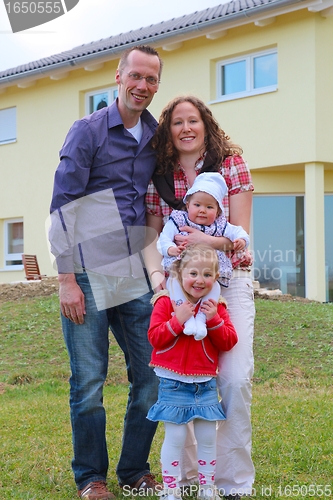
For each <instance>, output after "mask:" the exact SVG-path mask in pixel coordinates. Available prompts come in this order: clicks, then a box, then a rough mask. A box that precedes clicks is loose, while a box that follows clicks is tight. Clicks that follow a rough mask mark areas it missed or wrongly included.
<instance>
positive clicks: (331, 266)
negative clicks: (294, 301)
mask: <svg viewBox="0 0 333 500" xmlns="http://www.w3.org/2000/svg"><path fill="white" fill-rule="evenodd" d="M332 228H333V194H327V195H325V272H326V300H327V302H333V231H332Z"/></svg>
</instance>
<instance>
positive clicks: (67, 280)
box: [59, 274, 86, 325]
mask: <svg viewBox="0 0 333 500" xmlns="http://www.w3.org/2000/svg"><path fill="white" fill-rule="evenodd" d="M59 299H60V309H61V312H62V314H63V316H65V318H68V319H69V320H71V321H73V323H75V324H76V325H82V324H83V323H84V315H85V314H86V309H85V303H84V295H83V293H82V290H81V288H80V287H79V285H78V284H77V282H76V279H75V274H59Z"/></svg>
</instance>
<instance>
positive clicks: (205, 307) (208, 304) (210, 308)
mask: <svg viewBox="0 0 333 500" xmlns="http://www.w3.org/2000/svg"><path fill="white" fill-rule="evenodd" d="M200 311H201V312H203V313H204V314H205V315H206V318H207V319H212V318H214V316H215V314H216V313H217V302H216V301H215V300H213V299H209V300H205V302H203V303H202V304H201V307H200Z"/></svg>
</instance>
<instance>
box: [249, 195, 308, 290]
mask: <svg viewBox="0 0 333 500" xmlns="http://www.w3.org/2000/svg"><path fill="white" fill-rule="evenodd" d="M253 257H254V263H253V272H254V279H255V280H257V281H259V283H260V286H261V287H262V288H268V289H271V290H274V289H280V290H281V291H282V293H290V294H291V295H294V296H298V297H305V263H304V197H303V196H260V195H257V196H254V197H253Z"/></svg>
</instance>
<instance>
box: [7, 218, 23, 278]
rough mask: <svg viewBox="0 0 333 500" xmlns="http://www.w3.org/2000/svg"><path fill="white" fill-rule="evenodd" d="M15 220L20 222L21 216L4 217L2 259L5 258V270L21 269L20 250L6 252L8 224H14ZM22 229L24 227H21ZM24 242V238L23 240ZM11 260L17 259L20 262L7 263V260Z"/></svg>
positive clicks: (21, 220)
mask: <svg viewBox="0 0 333 500" xmlns="http://www.w3.org/2000/svg"><path fill="white" fill-rule="evenodd" d="M15 222H22V223H23V218H17V219H6V220H4V260H5V269H6V270H11V269H12V270H15V271H16V270H20V269H23V263H22V252H21V253H9V252H8V244H9V226H10V224H14V223H15ZM23 230H24V228H23ZM23 243H24V240H23ZM11 260H19V261H21V263H20V264H14V265H10V264H9V265H8V264H7V262H8V261H11Z"/></svg>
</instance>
